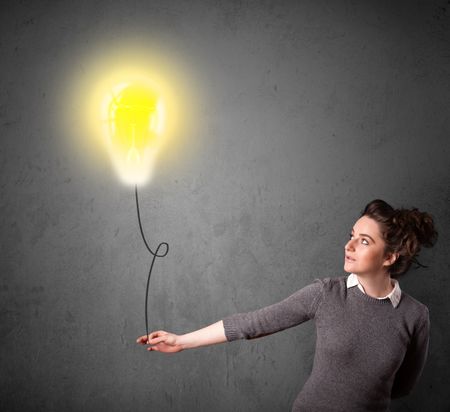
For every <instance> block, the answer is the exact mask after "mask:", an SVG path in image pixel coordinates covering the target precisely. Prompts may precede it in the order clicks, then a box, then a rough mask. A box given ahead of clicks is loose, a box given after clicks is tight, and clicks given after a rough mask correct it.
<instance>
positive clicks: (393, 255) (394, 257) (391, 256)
mask: <svg viewBox="0 0 450 412" xmlns="http://www.w3.org/2000/svg"><path fill="white" fill-rule="evenodd" d="M399 255H400V254H399V253H398V252H395V253H390V254H389V255H388V257H387V258H386V259H385V261H384V263H383V266H391V265H393V264H394V263H395V261H396V260H397V259H398V257H399Z"/></svg>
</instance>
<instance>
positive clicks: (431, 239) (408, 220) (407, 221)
mask: <svg viewBox="0 0 450 412" xmlns="http://www.w3.org/2000/svg"><path fill="white" fill-rule="evenodd" d="M392 220H393V222H394V223H396V224H397V225H398V226H399V228H401V229H404V230H408V229H409V230H411V231H412V232H413V233H414V234H415V236H416V238H417V240H418V241H419V243H420V244H421V245H422V246H425V247H432V246H434V244H435V243H436V240H437V236H438V234H437V231H436V230H435V228H434V221H433V217H432V216H431V215H430V214H429V213H426V212H421V211H420V210H419V209H417V208H416V207H414V208H412V209H403V208H402V209H396V210H395V212H394V215H393V219H392Z"/></svg>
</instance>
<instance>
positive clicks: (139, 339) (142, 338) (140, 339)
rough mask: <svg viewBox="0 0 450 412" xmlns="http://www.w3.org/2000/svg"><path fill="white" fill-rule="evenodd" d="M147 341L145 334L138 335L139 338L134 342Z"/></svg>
mask: <svg viewBox="0 0 450 412" xmlns="http://www.w3.org/2000/svg"><path fill="white" fill-rule="evenodd" d="M146 342H147V335H144V336H139V338H137V340H136V343H142V344H144V343H146Z"/></svg>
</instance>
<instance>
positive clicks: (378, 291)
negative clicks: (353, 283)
mask: <svg viewBox="0 0 450 412" xmlns="http://www.w3.org/2000/svg"><path fill="white" fill-rule="evenodd" d="M356 276H357V277H358V280H359V283H360V284H361V285H362V287H363V289H364V292H366V294H367V295H369V296H372V297H374V298H382V297H384V296H387V295H389V293H391V292H392V290H393V289H394V284H393V282H392V279H391V277H390V276H389V275H387V274H385V273H383V274H379V275H367V274H357V275H356Z"/></svg>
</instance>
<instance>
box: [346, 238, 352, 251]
mask: <svg viewBox="0 0 450 412" xmlns="http://www.w3.org/2000/svg"><path fill="white" fill-rule="evenodd" d="M344 249H345V250H352V249H353V242H352V240H351V239H350V240H349V241H348V242H347V244H346V245H345V246H344Z"/></svg>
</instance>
